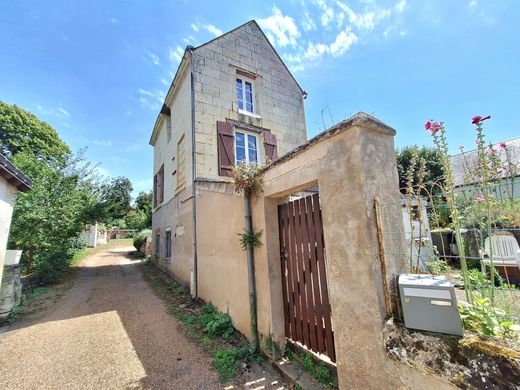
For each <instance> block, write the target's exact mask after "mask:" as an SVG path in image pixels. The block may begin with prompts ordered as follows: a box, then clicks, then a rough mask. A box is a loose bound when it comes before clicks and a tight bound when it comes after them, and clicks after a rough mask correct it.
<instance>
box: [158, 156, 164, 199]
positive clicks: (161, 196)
mask: <svg viewBox="0 0 520 390" xmlns="http://www.w3.org/2000/svg"><path fill="white" fill-rule="evenodd" d="M159 186H160V189H159V203H162V202H163V201H164V164H163V165H161V169H159Z"/></svg>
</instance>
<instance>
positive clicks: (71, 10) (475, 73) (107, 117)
mask: <svg viewBox="0 0 520 390" xmlns="http://www.w3.org/2000/svg"><path fill="white" fill-rule="evenodd" d="M226 4H227V6H225V7H224V6H222V5H221V3H220V2H215V1H146V2H145V1H119V2H116V1H110V2H107V1H86V2H85V1H82V2H80V1H57V0H47V1H45V2H41V1H12V2H7V1H4V2H3V4H2V13H1V14H0V100H3V101H5V102H8V103H12V104H13V103H14V104H17V105H19V106H21V107H23V108H25V109H27V110H29V111H32V112H34V113H35V114H36V115H37V116H38V117H40V118H41V119H43V120H45V121H47V122H48V123H50V124H51V125H53V126H54V127H55V128H56V129H57V130H58V132H59V134H60V136H61V137H62V138H63V139H64V140H65V141H66V142H67V143H68V144H69V145H71V147H72V148H73V149H74V150H77V149H79V148H81V147H84V146H88V148H89V149H88V153H87V156H88V158H89V159H90V160H92V161H93V162H99V163H101V165H100V167H101V168H100V170H101V171H102V172H103V173H105V174H107V175H109V176H120V175H122V176H127V177H129V178H130V179H131V180H132V182H133V183H134V187H135V192H138V191H141V190H146V189H150V188H151V186H152V180H151V178H152V149H151V147H150V146H149V145H148V139H149V135H150V133H151V130H152V127H153V124H154V122H155V119H156V116H157V112H158V109H159V107H160V105H161V102H162V99H163V97H164V95H165V93H166V91H167V89H168V86H169V84H170V82H171V80H172V77H173V74H174V72H175V70H176V67H177V65H178V62H179V59H180V54H181V53H182V51H183V49H184V47H185V46H186V45H187V44H191V45H194V46H196V45H198V44H201V43H204V42H206V41H208V40H210V39H212V38H214V37H215V36H216V35H219V34H220V33H221V32H226V31H229V30H231V29H233V28H234V27H237V26H238V25H240V24H242V23H244V22H246V21H248V20H250V19H256V20H257V21H258V22H259V23H260V25H261V26H262V28H263V29H264V31H265V32H266V34H267V35H268V36H269V37H270V39H271V40H272V42H273V44H274V46H275V47H276V49H277V50H278V51H279V53H280V55H281V56H282V58H283V59H284V60H285V61H286V63H287V65H288V66H289V67H290V69H292V70H293V72H294V75H295V77H296V79H297V80H298V81H299V83H300V85H302V87H303V88H304V89H305V90H306V91H307V92H308V94H309V96H308V98H307V101H306V115H307V126H308V133H309V137H312V136H314V135H315V134H317V133H318V132H320V131H322V130H323V129H324V127H325V126H327V127H328V126H330V125H332V124H333V123H335V122H338V121H340V120H342V119H344V118H345V117H348V116H350V115H351V114H354V113H356V112H358V111H365V112H368V113H371V114H373V115H375V116H376V117H378V118H379V119H381V120H383V121H384V122H386V123H387V124H389V125H390V126H392V127H394V128H395V129H396V130H397V137H396V145H397V146H400V147H402V146H405V145H410V144H415V143H416V144H420V145H422V144H426V145H431V140H430V137H429V135H428V134H427V133H426V132H425V131H424V129H423V124H424V122H425V121H426V120H427V119H430V118H433V119H436V120H443V121H445V123H446V126H447V130H448V134H449V140H450V144H451V148H452V152H456V151H457V147H458V146H459V145H461V144H463V145H465V146H466V147H467V149H469V148H471V147H472V146H473V145H474V131H473V128H472V126H471V124H470V120H471V117H472V116H474V115H477V114H480V115H491V116H492V120H491V121H488V122H486V132H487V134H488V136H489V140H490V141H493V142H499V141H503V140H507V139H510V138H514V137H518V136H520V125H519V124H518V118H517V116H518V114H519V113H520V44H519V42H520V41H519V40H520V24H519V23H518V20H520V2H518V1H508V0H500V1H498V0H497V1H493V0H487V1H484V0H472V1H470V0H459V1H450V0H431V1H427V0H423V1H411V0H391V1H377V0H365V1H346V0H341V1H326V0H314V1H300V0H298V1H297V0H293V1H286V2H276V3H274V2H269V1H265V2H259V1H241V2H236V3H234V4H232V3H231V2H226Z"/></svg>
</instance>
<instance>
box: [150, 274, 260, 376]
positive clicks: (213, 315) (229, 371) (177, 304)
mask: <svg viewBox="0 0 520 390" xmlns="http://www.w3.org/2000/svg"><path fill="white" fill-rule="evenodd" d="M143 267H144V269H145V271H146V272H145V273H144V275H145V279H146V280H147V281H148V283H149V284H150V286H151V287H152V288H153V289H154V290H155V291H156V293H157V294H158V295H159V297H160V298H161V299H162V300H163V301H165V302H166V303H167V304H168V306H169V307H170V308H169V313H170V314H171V315H172V316H173V317H175V318H176V319H177V320H179V322H181V323H182V326H183V330H184V333H185V334H186V335H187V337H188V338H189V339H190V340H192V341H193V342H195V343H197V344H200V345H202V346H203V348H204V349H205V350H206V352H208V353H209V354H211V356H212V358H213V362H212V368H213V369H214V370H215V371H216V372H217V373H218V376H219V379H220V381H221V382H222V383H227V382H229V381H231V380H233V379H234V378H235V377H236V375H237V374H238V372H239V364H240V363H241V362H243V363H246V364H247V363H252V362H261V361H262V357H261V355H260V354H258V353H253V352H252V348H251V345H250V344H249V343H248V342H247V341H246V340H245V339H244V338H243V336H241V335H240V334H239V333H238V332H236V331H235V328H234V327H233V325H232V323H231V318H230V317H229V315H228V314H226V313H221V312H219V311H218V310H217V309H216V308H215V306H213V305H212V304H211V303H206V304H204V303H203V302H202V301H200V300H192V299H191V296H190V293H189V290H188V289H187V288H185V287H184V286H182V285H181V284H180V283H177V282H175V281H174V282H169V281H166V280H165V278H163V277H161V276H159V271H158V270H157V269H156V268H155V267H154V266H153V265H151V264H143Z"/></svg>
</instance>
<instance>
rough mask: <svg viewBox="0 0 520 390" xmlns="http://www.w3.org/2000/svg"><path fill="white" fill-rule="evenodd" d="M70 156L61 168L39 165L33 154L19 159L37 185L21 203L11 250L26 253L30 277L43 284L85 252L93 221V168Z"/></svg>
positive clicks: (22, 196)
mask: <svg viewBox="0 0 520 390" xmlns="http://www.w3.org/2000/svg"><path fill="white" fill-rule="evenodd" d="M82 161H83V160H82V158H81V157H77V156H73V155H71V154H70V155H67V156H66V157H65V160H64V161H63V162H60V163H56V162H54V163H51V164H48V163H46V162H45V161H42V160H39V159H35V158H34V156H33V155H32V153H31V151H25V152H20V153H17V154H16V156H14V158H13V162H14V163H15V164H16V165H17V167H18V168H20V169H21V170H22V171H24V172H25V173H26V174H27V175H28V176H29V177H30V178H31V179H32V181H33V188H32V191H29V192H26V193H20V194H19V195H18V197H17V199H16V203H15V208H14V212H13V220H12V224H11V233H10V236H9V247H11V248H19V249H22V250H23V255H22V266H23V270H24V272H25V273H34V274H35V275H37V276H38V277H39V278H40V280H41V281H42V282H43V283H52V282H54V281H56V280H57V279H58V278H59V277H60V276H61V275H62V274H63V273H64V272H65V270H66V269H67V267H68V265H69V263H70V261H71V260H72V258H73V256H74V254H75V252H76V251H77V249H78V248H80V247H81V246H82V243H81V242H80V240H79V235H80V233H81V231H82V230H83V229H84V228H85V226H86V225H87V224H89V223H92V222H94V221H92V220H90V219H89V217H88V215H89V208H90V207H92V205H93V202H92V199H93V198H92V193H91V192H90V186H91V184H90V183H89V180H90V177H91V172H92V171H91V169H90V166H89V164H86V165H83V166H81V163H82Z"/></svg>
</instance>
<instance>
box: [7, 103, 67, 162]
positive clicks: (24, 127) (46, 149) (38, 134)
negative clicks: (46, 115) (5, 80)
mask: <svg viewBox="0 0 520 390" xmlns="http://www.w3.org/2000/svg"><path fill="white" fill-rule="evenodd" d="M0 152H1V153H2V154H4V155H5V156H7V157H9V158H10V157H14V156H15V155H17V154H18V153H21V152H29V153H31V154H32V155H34V156H35V157H36V158H39V159H42V160H44V161H46V162H49V161H52V160H57V161H63V160H64V159H65V156H66V155H67V154H69V153H70V149H69V147H68V146H67V144H65V143H64V142H63V141H62V140H61V139H60V138H59V136H58V133H57V132H56V130H54V129H53V128H52V127H51V126H50V125H49V124H47V123H45V122H43V121H41V120H40V119H38V118H37V117H36V116H35V115H34V114H31V113H30V112H28V111H25V110H24V109H22V108H20V107H18V106H16V105H10V104H7V103H4V102H1V101H0Z"/></svg>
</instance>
